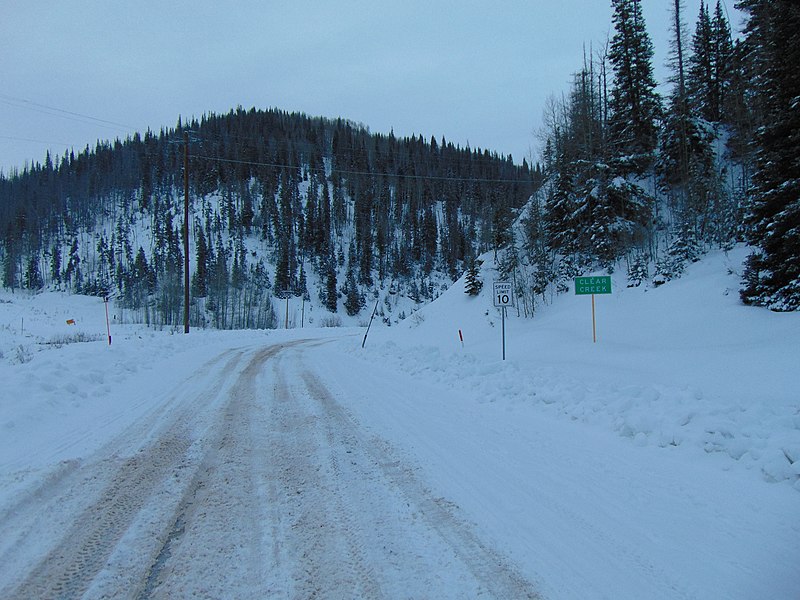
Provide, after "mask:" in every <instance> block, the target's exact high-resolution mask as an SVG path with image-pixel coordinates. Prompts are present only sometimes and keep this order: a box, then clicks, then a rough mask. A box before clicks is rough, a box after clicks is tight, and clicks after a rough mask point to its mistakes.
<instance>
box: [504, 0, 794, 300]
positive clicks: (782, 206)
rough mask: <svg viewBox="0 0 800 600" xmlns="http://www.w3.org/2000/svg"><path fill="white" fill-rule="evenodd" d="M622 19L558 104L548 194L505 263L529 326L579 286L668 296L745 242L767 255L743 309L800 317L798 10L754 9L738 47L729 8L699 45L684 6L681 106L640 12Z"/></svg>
mask: <svg viewBox="0 0 800 600" xmlns="http://www.w3.org/2000/svg"><path fill="white" fill-rule="evenodd" d="M612 5H613V9H614V13H613V25H614V33H613V36H612V37H611V39H610V40H609V41H608V43H607V44H606V45H605V47H603V48H601V49H600V50H599V51H598V52H590V56H587V57H586V59H585V61H584V65H583V67H582V68H581V69H580V70H579V71H578V73H577V74H576V75H575V76H574V79H573V82H572V86H571V90H570V92H569V94H568V95H567V96H565V97H563V98H562V99H560V100H552V101H551V102H550V105H549V108H548V110H547V114H546V126H545V131H544V135H543V138H544V153H543V163H544V165H543V168H544V171H545V174H546V176H547V178H548V185H546V186H545V187H544V188H543V189H542V192H541V193H539V194H537V197H536V198H535V199H534V201H533V202H532V203H531V205H530V207H529V209H528V213H527V215H526V217H525V218H524V219H522V226H521V227H520V228H519V233H520V237H521V238H522V240H523V242H524V243H522V244H521V245H518V244H511V245H510V246H509V247H508V249H507V250H506V252H505V253H504V254H503V260H502V264H501V269H502V270H503V272H505V273H506V274H508V275H509V277H514V279H515V281H516V282H517V295H518V296H519V297H520V298H522V300H523V306H524V308H525V310H526V312H528V310H529V309H531V310H532V307H533V305H534V302H535V301H536V299H537V295H538V296H539V297H540V298H541V299H544V298H546V297H547V294H548V292H549V293H552V292H553V291H564V290H566V284H567V282H568V281H570V280H571V279H572V277H574V276H576V275H581V274H584V273H587V272H591V271H593V270H596V269H598V268H605V269H607V270H608V272H611V271H613V269H614V268H615V267H616V266H619V265H620V264H622V265H624V267H626V268H627V271H628V273H627V274H628V281H629V285H631V286H635V285H639V284H640V283H641V282H642V281H645V280H648V281H652V282H653V283H655V284H656V285H658V284H660V283H663V282H664V281H667V280H669V279H671V278H674V277H677V276H679V275H680V273H681V271H682V270H683V269H684V267H685V265H686V264H687V263H688V262H692V261H695V260H697V259H698V258H699V256H700V255H701V254H702V253H703V252H705V251H707V250H708V249H710V248H712V247H717V248H726V247H729V246H730V245H732V244H733V243H735V242H738V241H747V242H749V243H750V244H751V245H752V246H753V248H754V252H753V254H752V255H751V256H750V258H749V259H748V262H747V265H746V269H745V272H744V282H743V284H744V288H743V290H742V292H741V297H742V299H743V301H744V302H746V303H751V304H758V305H764V306H769V307H770V308H772V309H773V310H796V309H798V308H800V161H798V159H797V157H798V150H797V148H798V142H800V138H799V137H798V136H800V133H798V132H800V85H799V84H800V77H798V71H797V64H800V63H798V59H800V43H795V42H800V3H798V2H793V1H789V0H778V1H773V0H746V1H744V2H741V3H740V4H739V8H741V9H742V10H744V11H745V12H746V14H747V15H748V17H749V21H748V25H747V28H746V31H745V37H744V39H742V40H740V41H739V40H737V41H734V40H733V39H732V35H731V29H730V25H729V23H728V20H727V17H726V14H725V11H724V10H723V7H722V5H721V3H720V2H719V1H718V2H717V3H716V6H715V7H714V8H713V9H712V8H711V7H710V6H709V5H707V4H706V3H705V2H703V3H701V8H700V13H699V15H698V17H697V20H696V24H695V27H694V33H693V35H692V36H691V37H690V36H689V35H688V33H687V28H686V25H685V21H686V15H685V14H684V8H683V3H682V0H671V2H670V5H671V8H672V19H671V28H670V29H671V34H672V36H671V56H670V59H671V60H670V66H671V73H672V75H671V80H670V82H669V83H670V84H671V92H670V93H669V95H668V97H667V98H661V97H660V96H659V94H658V93H657V92H656V88H657V82H656V81H655V79H654V76H653V69H652V56H653V47H652V43H651V41H650V38H649V35H648V33H647V30H646V26H645V22H644V19H643V16H642V11H641V1H640V0H612ZM520 246H521V247H520Z"/></svg>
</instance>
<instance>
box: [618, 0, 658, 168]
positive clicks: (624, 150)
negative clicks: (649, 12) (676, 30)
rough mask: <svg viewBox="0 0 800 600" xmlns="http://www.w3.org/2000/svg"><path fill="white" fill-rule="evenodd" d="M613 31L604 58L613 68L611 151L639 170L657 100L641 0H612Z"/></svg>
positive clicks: (648, 152)
mask: <svg viewBox="0 0 800 600" xmlns="http://www.w3.org/2000/svg"><path fill="white" fill-rule="evenodd" d="M611 4H612V6H613V8H614V15H613V20H614V29H615V34H614V36H613V37H612V39H611V48H610V50H609V54H608V60H609V62H610V63H611V67H612V69H613V71H614V87H613V89H612V91H611V100H610V110H611V116H610V120H609V129H610V141H611V145H612V149H613V151H614V155H615V156H616V157H620V158H625V159H626V160H627V161H629V162H630V165H631V168H632V169H633V170H634V171H638V172H641V171H643V170H644V169H645V168H646V167H647V166H648V165H649V164H650V162H651V160H652V153H653V150H654V149H655V147H656V141H657V136H658V128H657V124H656V119H657V118H658V117H659V115H660V112H661V109H660V100H659V98H658V94H657V93H656V81H655V78H654V76H653V65H652V58H653V43H652V42H651V41H650V36H649V35H648V33H647V29H646V27H645V23H644V17H643V16H642V8H641V0H612V2H611Z"/></svg>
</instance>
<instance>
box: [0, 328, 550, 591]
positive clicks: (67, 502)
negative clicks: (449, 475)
mask: <svg viewBox="0 0 800 600" xmlns="http://www.w3.org/2000/svg"><path fill="white" fill-rule="evenodd" d="M321 343H322V342H319V341H318V342H298V341H295V342H285V343H282V344H274V345H271V346H267V347H250V348H245V349H229V350H225V351H223V352H221V353H220V354H218V355H217V356H215V357H214V358H213V359H212V360H210V361H208V362H206V363H205V364H203V365H202V366H200V367H199V368H197V370H196V371H195V372H193V373H192V374H191V376H190V377H189V378H188V379H186V380H184V381H182V382H180V383H179V384H178V385H176V386H175V387H173V388H172V392H171V393H169V394H167V395H166V396H165V397H164V399H163V401H161V402H159V403H155V404H153V405H152V408H151V409H150V410H149V412H146V413H145V414H143V415H142V416H141V417H140V418H137V419H136V420H134V421H133V422H132V423H131V424H130V425H129V426H127V427H126V428H125V429H124V430H123V431H122V432H121V433H120V434H118V435H115V436H114V437H113V438H112V439H111V440H110V441H109V442H108V443H107V444H106V445H105V446H103V447H102V448H101V449H99V450H98V451H96V452H95V453H94V454H93V455H91V456H89V457H86V458H85V459H81V460H73V461H67V462H63V463H61V464H60V466H59V467H58V468H57V469H56V470H55V471H52V472H51V473H50V475H49V476H48V477H46V478H44V479H34V483H33V484H31V485H28V486H21V488H20V490H19V491H18V492H17V493H16V494H13V495H11V498H10V501H9V502H8V503H7V504H5V505H3V506H2V507H0V522H2V524H3V525H2V531H3V532H4V533H5V535H3V536H1V537H0V564H2V565H3V568H2V571H3V578H2V580H0V581H2V589H0V596H1V597H3V598H41V599H44V598H77V597H84V598H112V597H113V598H121V597H127V598H188V597H200V598H270V597H275V598H356V597H363V598H401V597H406V598H432V597H436V598H470V597H478V596H480V595H487V596H488V597H494V598H534V597H537V595H536V589H535V587H534V586H533V585H532V584H531V583H530V582H529V581H527V580H526V579H525V578H524V577H523V576H522V575H521V574H520V572H519V570H518V568H517V567H516V566H515V565H514V564H513V563H512V562H510V561H509V559H508V558H507V557H506V556H504V555H503V553H502V552H500V551H499V550H498V549H497V548H496V547H495V546H493V545H492V544H491V543H489V542H487V541H486V540H485V539H483V538H481V536H480V535H479V534H478V533H477V531H476V529H475V528H474V527H473V526H472V525H471V524H470V523H468V522H466V521H464V520H463V518H462V517H461V516H460V515H459V512H458V511H457V510H456V509H455V506H454V505H453V504H452V503H451V502H450V501H449V500H447V499H445V498H442V497H440V496H437V495H436V493H434V491H432V489H431V488H430V487H429V486H428V483H427V482H426V481H425V480H423V479H421V478H420V476H419V472H418V470H417V469H416V468H415V467H414V466H413V465H409V464H406V463H405V462H404V460H403V458H402V457H401V455H399V454H397V453H396V452H395V450H394V449H393V447H392V446H391V444H390V443H389V442H388V441H387V440H385V439H383V438H381V437H378V436H375V435H372V434H370V433H368V432H367V430H365V429H364V428H363V427H361V425H360V424H359V422H358V420H357V419H356V418H354V416H353V414H352V413H351V412H350V411H349V410H348V409H347V408H346V407H345V406H343V405H342V404H341V403H340V402H339V401H338V400H337V398H336V397H335V395H334V394H333V393H332V392H331V391H330V390H329V389H328V387H327V385H326V383H324V382H323V380H322V379H321V378H320V376H319V374H318V373H317V372H316V370H315V368H314V364H315V361H314V360H312V359H311V357H310V355H313V352H314V350H315V346H319V345H320V344H321ZM342 375H346V374H345V373H342ZM173 385H174V383H173Z"/></svg>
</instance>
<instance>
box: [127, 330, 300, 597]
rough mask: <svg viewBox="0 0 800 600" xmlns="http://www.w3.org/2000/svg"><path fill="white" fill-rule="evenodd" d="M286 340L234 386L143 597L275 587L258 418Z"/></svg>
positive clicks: (255, 360) (256, 358)
mask: <svg viewBox="0 0 800 600" xmlns="http://www.w3.org/2000/svg"><path fill="white" fill-rule="evenodd" d="M286 345H291V344H286ZM286 345H279V346H273V347H269V348H266V349H262V350H260V351H257V352H256V353H255V354H254V355H253V356H252V357H250V358H249V362H248V363H247V365H246V366H245V368H244V369H243V370H242V372H241V373H240V374H239V376H238V377H237V379H236V381H235V383H234V385H233V386H232V387H231V389H230V391H229V392H228V394H227V397H226V398H225V401H224V404H223V405H222V406H221V408H220V417H219V419H218V421H217V423H215V425H214V426H213V428H212V430H211V432H210V435H209V437H208V439H207V440H206V442H205V446H204V447H205V450H204V453H203V458H202V460H201V461H200V464H199V466H198V468H197V471H196V473H195V476H194V478H193V480H192V482H191V484H190V485H189V486H188V487H187V489H186V491H185V493H184V495H183V498H182V499H181V501H180V502H179V504H178V506H177V508H176V510H175V514H174V517H173V519H172V520H171V522H170V526H169V528H168V531H167V532H166V534H165V535H164V536H163V539H164V541H163V543H162V545H161V547H160V549H159V551H158V553H157V554H156V556H155V559H154V561H153V563H152V565H151V566H150V569H149V571H148V574H147V577H146V581H145V582H144V585H143V587H142V588H141V590H140V592H139V594H138V596H137V598H138V600H149V599H156V598H176V597H194V596H202V597H246V596H247V595H250V596H253V597H265V596H266V595H267V594H268V589H267V587H268V586H267V584H266V582H265V577H264V573H263V571H264V569H263V562H264V559H263V541H262V537H263V536H262V535H261V531H262V529H263V528H264V523H262V520H261V519H260V518H259V515H260V514H261V513H262V512H263V506H262V505H263V504H264V501H265V499H264V498H263V494H262V493H260V492H259V489H258V486H257V482H256V479H257V473H258V472H259V470H263V465H261V464H260V463H261V461H262V460H263V459H264V457H263V456H260V455H259V453H258V451H257V446H258V440H257V437H258V435H259V433H260V432H257V431H255V430H254V423H253V420H254V419H256V420H257V418H258V417H257V415H258V414H259V410H258V406H257V404H258V403H257V399H258V396H259V394H258V389H257V380H258V376H259V375H260V373H261V372H262V371H263V369H264V364H265V363H266V362H267V361H268V360H269V359H271V358H273V357H274V356H275V355H276V354H277V353H278V352H280V351H281V350H283V349H284V347H285V346H286Z"/></svg>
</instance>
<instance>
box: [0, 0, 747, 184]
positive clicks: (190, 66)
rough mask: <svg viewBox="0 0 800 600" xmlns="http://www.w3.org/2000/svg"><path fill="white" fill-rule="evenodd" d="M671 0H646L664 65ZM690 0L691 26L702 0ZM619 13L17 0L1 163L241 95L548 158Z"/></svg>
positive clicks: (526, 5) (568, 0)
mask: <svg viewBox="0 0 800 600" xmlns="http://www.w3.org/2000/svg"><path fill="white" fill-rule="evenodd" d="M726 4H727V6H728V9H729V10H730V11H731V21H732V22H731V25H732V27H733V28H734V30H736V29H738V28H739V25H740V23H739V21H740V15H739V14H738V13H735V12H734V9H733V0H726ZM670 5H671V0H644V2H643V7H644V11H645V19H646V21H647V26H648V31H649V32H650V35H651V36H652V38H653V41H654V43H655V46H656V57H655V67H656V71H657V75H658V76H659V78H660V79H663V77H664V74H665V69H664V67H663V64H664V62H665V61H666V53H667V40H668V38H669V32H668V19H669V7H670ZM685 5H686V15H687V17H686V21H687V23H688V25H689V27H690V29H691V28H692V27H693V26H694V22H695V20H696V18H697V14H698V11H699V5H700V0H685ZM611 12H612V11H611V3H610V0H599V1H598V0H591V1H588V2H587V1H586V0H560V1H559V2H553V1H552V0H547V1H545V0H497V1H495V2H486V1H485V0H483V1H480V2H478V1H472V0H459V1H437V0H427V1H422V0H401V1H396V2H381V1H375V0H371V1H366V0H352V1H348V0H339V1H337V2H327V1H318V2H310V1H308V2H305V1H302V0H300V1H297V0H294V1H291V2H288V1H284V2H275V1H272V0H263V1H255V0H253V1H242V2H229V3H226V2H219V1H218V0H217V1H216V2H207V1H206V0H192V1H180V2H163V1H162V0H158V1H153V0H140V1H138V2H112V1H110V0H106V1H101V0H93V1H92V0H85V1H82V2H74V3H73V2H69V3H67V2H62V1H57V0H40V1H38V2H29V1H27V0H11V1H10V2H8V1H7V2H6V5H5V10H4V15H3V19H2V20H0V72H2V77H1V78H0V80H1V81H2V87H0V169H2V170H3V172H5V173H6V174H8V172H9V170H10V168H12V167H22V166H23V164H24V163H25V161H32V160H34V161H42V160H43V158H44V155H45V152H46V150H47V149H48V148H50V149H51V151H52V152H53V153H54V154H55V155H57V156H61V155H63V153H64V152H65V151H66V150H67V149H68V148H69V147H70V146H74V147H75V149H76V150H80V149H82V148H83V147H85V145H86V144H87V143H88V144H90V145H94V143H95V141H96V140H97V139H114V138H115V137H120V138H125V137H126V136H127V135H129V134H131V133H132V132H133V131H136V130H139V131H144V130H145V129H147V128H148V127H149V128H150V129H152V130H154V131H158V130H159V129H160V128H161V127H172V126H173V125H174V124H175V123H176V121H177V118H178V116H179V115H183V116H184V117H186V116H192V115H194V116H200V115H202V114H203V113H205V112H209V111H211V112H216V113H225V112H227V111H228V110H230V109H231V108H235V107H236V106H237V105H241V106H243V107H245V108H250V107H251V106H256V107H258V108H268V107H277V108H280V109H283V110H287V111H302V112H305V113H307V114H309V115H312V116H325V117H330V118H336V117H340V116H341V117H344V118H348V119H351V120H353V121H356V122H360V123H363V124H365V125H367V126H368V127H369V128H370V129H371V130H372V131H374V132H382V133H388V131H389V130H390V129H394V132H395V134H396V135H398V136H404V135H411V134H422V135H423V136H425V138H426V139H429V138H430V136H432V135H434V136H436V138H437V139H441V137H442V136H444V137H446V138H447V140H448V141H452V142H454V143H457V144H459V145H461V146H464V145H466V144H467V143H469V144H470V146H471V147H472V148H476V147H481V148H486V149H489V150H492V151H496V152H498V153H500V154H503V155H507V154H512V155H513V157H514V160H515V161H516V162H521V160H522V158H528V160H530V159H531V157H533V158H534V160H535V159H536V157H537V153H536V151H537V146H538V140H537V137H536V135H535V132H536V131H537V130H538V129H539V128H540V124H541V117H542V112H543V108H544V105H545V102H546V101H547V98H548V97H549V96H551V95H558V94H561V93H562V92H563V91H565V90H566V89H567V87H568V82H569V80H570V75H571V73H573V72H575V71H576V70H578V69H579V67H580V65H581V63H582V56H583V51H584V50H583V48H584V44H585V45H586V47H587V48H588V46H589V44H590V43H593V44H594V46H595V48H597V47H599V45H602V44H603V43H604V41H605V39H606V37H607V35H609V34H610V33H611ZM87 117H91V118H87Z"/></svg>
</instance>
